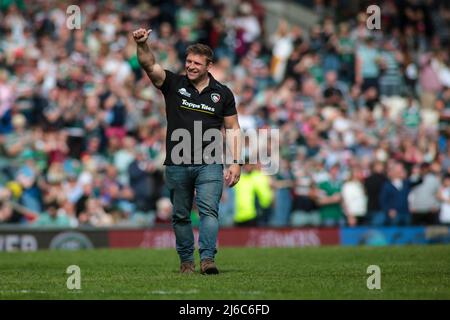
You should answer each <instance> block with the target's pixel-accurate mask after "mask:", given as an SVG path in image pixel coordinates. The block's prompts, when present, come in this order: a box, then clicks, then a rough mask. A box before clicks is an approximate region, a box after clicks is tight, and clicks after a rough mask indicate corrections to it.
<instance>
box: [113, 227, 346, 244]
mask: <svg viewBox="0 0 450 320" xmlns="http://www.w3.org/2000/svg"><path fill="white" fill-rule="evenodd" d="M194 236H195V239H196V241H197V239H198V230H194ZM339 243H340V239H339V231H338V229H337V228H323V229H322V228H311V229H295V228H283V229H278V228H229V229H221V230H220V231H219V239H218V246H219V247H221V246H222V247H304V246H321V245H337V244H339ZM109 245H110V247H111V248H133V247H141V248H174V247H175V235H174V233H173V231H172V230H171V229H146V230H143V229H140V230H111V231H109Z"/></svg>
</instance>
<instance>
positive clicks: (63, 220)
mask: <svg viewBox="0 0 450 320" xmlns="http://www.w3.org/2000/svg"><path fill="white" fill-rule="evenodd" d="M33 226H35V227H51V228H69V227H70V226H71V224H70V219H69V217H68V216H67V215H65V214H59V213H58V204H56V203H52V204H49V205H48V208H47V211H46V212H44V213H42V214H41V215H40V216H39V218H38V219H37V220H36V221H35V222H34V223H33Z"/></svg>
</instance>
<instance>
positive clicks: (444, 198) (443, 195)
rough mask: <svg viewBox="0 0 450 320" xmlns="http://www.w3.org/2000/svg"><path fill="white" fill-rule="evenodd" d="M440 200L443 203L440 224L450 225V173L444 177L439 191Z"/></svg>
mask: <svg viewBox="0 0 450 320" xmlns="http://www.w3.org/2000/svg"><path fill="white" fill-rule="evenodd" d="M438 198H439V200H440V201H441V208H440V212H439V222H440V223H442V224H447V225H450V173H446V174H445V175H444V178H443V180H442V185H441V186H440V188H439V191H438Z"/></svg>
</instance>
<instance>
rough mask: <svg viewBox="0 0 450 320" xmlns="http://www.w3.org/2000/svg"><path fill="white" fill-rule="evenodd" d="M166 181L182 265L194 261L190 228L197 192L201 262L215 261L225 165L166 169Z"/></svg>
mask: <svg viewBox="0 0 450 320" xmlns="http://www.w3.org/2000/svg"><path fill="white" fill-rule="evenodd" d="M166 181H167V187H168V189H169V192H170V200H171V201H172V204H173V215H172V225H173V229H174V231H175V237H176V249H177V252H178V255H179V256H180V260H181V262H185V261H194V250H195V246H194V245H195V243H194V233H193V231H192V226H191V209H192V202H193V198H194V190H195V192H196V203H197V207H198V210H199V214H200V226H199V239H198V244H199V252H200V259H201V260H203V259H206V258H210V259H214V256H215V254H216V253H217V250H216V242H217V234H218V232H219V219H218V218H219V217H218V216H219V214H218V213H219V202H220V198H221V196H222V188H223V166H222V165H221V164H208V165H198V166H174V165H172V166H166Z"/></svg>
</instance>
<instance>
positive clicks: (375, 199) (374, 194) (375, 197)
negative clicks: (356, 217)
mask: <svg viewBox="0 0 450 320" xmlns="http://www.w3.org/2000/svg"><path fill="white" fill-rule="evenodd" d="M384 167H385V165H384V163H383V162H381V161H375V162H374V163H373V164H372V169H371V173H370V175H369V176H368V177H367V178H366V179H365V180H364V188H365V193H366V194H367V218H368V222H369V224H370V225H371V226H382V225H383V224H384V222H385V220H386V219H385V213H384V211H383V210H382V206H381V204H380V192H381V189H382V188H383V185H384V183H385V182H386V180H387V177H386V175H385V174H384V172H385V170H384Z"/></svg>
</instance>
